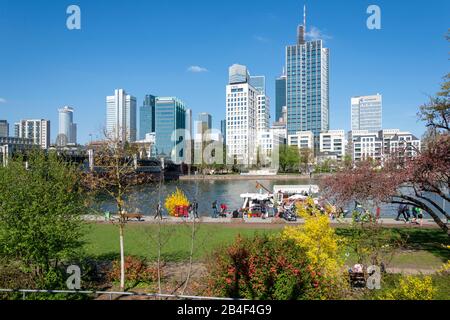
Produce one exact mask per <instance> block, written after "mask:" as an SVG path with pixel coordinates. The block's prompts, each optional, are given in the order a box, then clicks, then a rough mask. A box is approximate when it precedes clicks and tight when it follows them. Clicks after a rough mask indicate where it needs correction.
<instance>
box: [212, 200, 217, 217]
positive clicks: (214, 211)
mask: <svg viewBox="0 0 450 320" xmlns="http://www.w3.org/2000/svg"><path fill="white" fill-rule="evenodd" d="M211 206H212V211H213V213H212V217H213V218H217V214H218V210H217V200H214V202H213V203H212V205H211Z"/></svg>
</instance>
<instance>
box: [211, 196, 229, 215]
mask: <svg viewBox="0 0 450 320" xmlns="http://www.w3.org/2000/svg"><path fill="white" fill-rule="evenodd" d="M211 208H212V215H211V218H218V217H223V218H224V217H226V216H227V213H226V212H227V210H228V206H227V205H226V204H225V203H221V204H220V208H219V203H218V202H217V200H214V201H213V203H212V204H211Z"/></svg>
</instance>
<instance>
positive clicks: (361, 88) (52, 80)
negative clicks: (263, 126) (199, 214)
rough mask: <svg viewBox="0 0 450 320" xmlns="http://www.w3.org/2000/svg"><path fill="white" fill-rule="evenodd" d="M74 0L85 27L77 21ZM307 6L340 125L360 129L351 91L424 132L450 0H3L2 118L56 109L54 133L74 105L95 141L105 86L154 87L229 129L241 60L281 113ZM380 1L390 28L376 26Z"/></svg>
mask: <svg viewBox="0 0 450 320" xmlns="http://www.w3.org/2000/svg"><path fill="white" fill-rule="evenodd" d="M71 4H77V5H79V6H80V8H81V19H82V21H81V30H74V31H69V30H68V29H67V28H66V19H67V17H68V15H67V14H66V8H67V7H68V6H69V5H71ZM303 4H306V5H307V10H308V18H307V19H308V21H307V27H308V29H309V31H310V32H311V31H312V30H314V32H312V33H313V35H317V34H319V35H322V37H323V38H324V39H325V41H326V46H327V47H328V48H330V55H331V60H330V77H331V78H330V113H331V121H330V122H331V128H332V129H345V130H348V129H350V97H351V96H356V95H366V94H375V93H381V94H383V109H384V110H383V126H384V127H385V128H400V129H403V130H410V131H412V132H413V133H415V134H416V135H421V134H422V133H423V132H424V130H425V129H424V126H423V124H422V123H419V122H417V120H416V117H415V114H416V112H417V108H418V106H419V105H420V104H422V103H423V102H425V101H426V100H427V95H428V94H434V93H435V92H436V91H438V89H439V84H440V82H441V80H442V77H443V76H444V75H445V74H446V73H447V72H449V68H448V67H449V60H448V58H449V57H448V52H449V45H448V42H447V41H446V40H445V34H446V32H447V29H448V28H449V27H450V24H449V22H450V2H449V1H447V0H429V1H406V0H405V1H403V0H395V1H393V0H389V1H380V0H371V1H365V0H346V1H333V0H315V1H312V0H307V1H291V0H278V1H274V0H272V1H269V0H258V1H257V0H254V1H250V0H247V1H243V0H227V1H205V0H191V1H188V0H184V1H181V0H179V1H176V0H169V1H142V0H141V1H138V0H128V1H119V0H116V1H112V0H110V1H106V0H90V1H76V0H71V1H65V0H59V1H56V0H41V1H22V0H0V44H1V45H0V119H7V120H8V121H9V122H10V130H12V124H13V123H14V122H15V121H18V120H19V119H22V118H45V119H49V120H51V123H52V141H53V140H54V139H55V137H56V134H57V130H58V117H57V108H59V107H61V106H63V105H70V106H73V107H74V108H75V114H74V117H75V122H77V123H78V140H79V142H81V143H85V142H88V141H89V134H90V133H92V134H93V137H94V139H95V138H96V136H97V135H98V136H101V133H100V132H101V128H103V127H104V124H105V109H106V106H105V104H106V103H105V96H107V95H110V94H112V93H113V91H114V89H115V88H124V89H125V90H127V92H129V93H130V94H132V95H134V96H136V97H137V99H138V105H139V104H140V103H141V102H142V100H143V97H144V95H145V94H154V95H160V96H177V97H179V98H181V99H182V100H184V101H185V102H186V103H187V105H188V107H190V108H192V109H193V112H194V119H195V118H196V115H197V114H198V113H200V112H210V113H211V114H212V116H213V124H214V125H215V126H216V127H219V121H220V120H221V119H223V118H224V117H225V103H224V101H225V85H226V84H227V80H228V67H229V66H230V65H231V64H233V63H240V64H244V65H247V66H248V67H249V70H250V72H251V74H253V75H265V76H266V82H267V93H268V95H269V96H270V98H271V101H272V102H271V104H272V116H273V118H274V113H275V110H274V109H275V92H274V87H275V78H276V77H277V76H279V74H280V73H281V70H282V67H283V65H284V52H285V51H284V48H285V46H286V45H289V44H293V43H295V39H296V26H297V25H298V24H299V23H301V20H302V10H303ZM371 4H377V5H379V6H380V8H381V11H382V29H381V30H369V29H367V27H366V20H367V17H368V14H366V9H367V7H368V6H369V5H371ZM313 28H314V29H313ZM192 66H196V67H200V68H202V69H206V71H205V70H200V69H198V68H191V69H189V67H192ZM192 71H203V72H192Z"/></svg>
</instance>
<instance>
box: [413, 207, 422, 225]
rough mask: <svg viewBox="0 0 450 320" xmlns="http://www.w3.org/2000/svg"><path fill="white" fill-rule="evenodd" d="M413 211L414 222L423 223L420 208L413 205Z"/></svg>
mask: <svg viewBox="0 0 450 320" xmlns="http://www.w3.org/2000/svg"><path fill="white" fill-rule="evenodd" d="M413 212H414V218H415V222H416V223H417V224H418V225H422V224H423V213H422V209H420V208H419V207H414V209H413Z"/></svg>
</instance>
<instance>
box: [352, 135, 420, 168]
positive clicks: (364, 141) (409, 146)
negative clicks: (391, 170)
mask: <svg viewBox="0 0 450 320" xmlns="http://www.w3.org/2000/svg"><path fill="white" fill-rule="evenodd" d="M348 141H349V144H348V148H347V152H348V154H350V155H352V159H353V161H361V160H364V159H367V158H372V159H375V160H379V161H383V160H384V159H386V158H387V157H389V155H390V154H394V153H396V152H397V151H403V152H404V153H403V156H405V157H415V156H416V155H417V154H418V151H419V150H420V147H421V141H420V139H418V138H417V137H416V136H414V135H413V134H412V133H410V132H405V131H403V132H402V131H400V130H399V129H385V130H380V131H378V132H371V131H369V130H355V131H350V132H349V138H348Z"/></svg>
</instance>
